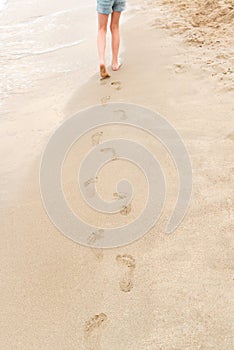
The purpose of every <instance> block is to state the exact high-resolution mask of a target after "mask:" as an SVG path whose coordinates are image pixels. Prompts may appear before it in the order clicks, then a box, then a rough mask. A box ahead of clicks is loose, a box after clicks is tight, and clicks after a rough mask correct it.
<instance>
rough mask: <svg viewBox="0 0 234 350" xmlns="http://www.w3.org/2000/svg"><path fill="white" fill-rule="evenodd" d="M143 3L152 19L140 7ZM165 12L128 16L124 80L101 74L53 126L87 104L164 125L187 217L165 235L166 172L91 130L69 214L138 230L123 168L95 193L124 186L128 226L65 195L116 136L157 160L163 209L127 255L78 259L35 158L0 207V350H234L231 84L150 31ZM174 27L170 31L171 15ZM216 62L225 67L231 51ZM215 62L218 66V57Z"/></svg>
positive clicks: (81, 251)
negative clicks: (187, 179) (182, 149)
mask: <svg viewBox="0 0 234 350" xmlns="http://www.w3.org/2000/svg"><path fill="white" fill-rule="evenodd" d="M142 3H143V5H148V6H149V2H148V1H144V2H142ZM151 3H152V1H151ZM171 3H174V2H171ZM178 3H179V2H178ZM183 3H184V4H185V5H186V4H187V3H188V2H185V1H184V2H183ZM196 3H197V2H196ZM130 4H131V5H134V4H135V1H134V4H133V1H131V2H130ZM138 4H141V1H139V2H138ZM161 6H162V7H160V8H156V7H155V9H154V11H151V9H152V7H150V8H147V6H146V7H145V8H140V7H137V8H135V9H131V10H129V15H134V16H133V17H132V18H131V19H130V20H129V21H128V22H127V23H126V24H125V25H124V26H123V28H122V32H123V38H124V44H125V47H126V51H125V53H124V57H123V58H124V65H123V67H122V68H121V70H120V71H118V72H113V73H112V77H111V78H110V79H108V80H105V81H100V80H99V78H98V72H97V74H96V75H94V76H92V77H91V78H90V80H89V81H88V82H87V83H86V84H85V85H83V86H82V88H78V89H77V90H76V91H74V92H73V95H72V96H70V98H69V101H68V102H67V103H66V104H65V103H64V105H63V106H62V105H61V104H60V105H59V106H60V109H59V113H61V115H64V116H66V117H69V116H70V115H72V114H74V113H76V112H78V111H79V110H81V109H83V108H85V107H88V106H90V105H94V104H101V105H103V106H104V107H105V105H106V104H107V103H109V102H115V101H124V102H131V103H136V104H139V105H143V106H146V107H149V108H151V109H153V110H155V111H158V112H159V113H160V114H162V115H163V116H165V117H166V118H167V119H168V120H169V121H170V122H171V124H172V125H173V126H174V127H175V128H176V129H177V131H178V132H179V133H180V135H181V137H182V138H183V140H184V142H185V144H186V146H187V148H188V151H189V153H190V156H191V161H192V166H193V195H192V201H191V205H190V208H189V211H188V213H187V215H186V217H185V219H184V221H183V223H182V225H181V226H180V227H179V228H178V229H177V230H176V232H175V233H173V234H172V235H169V236H168V235H166V234H165V233H164V228H165V223H166V222H167V220H168V217H169V215H170V212H171V210H172V208H173V205H174V202H175V196H176V171H175V168H174V166H173V163H172V161H171V160H170V158H169V157H168V155H167V153H166V152H165V150H164V149H163V148H162V146H161V145H160V144H159V143H158V142H157V141H155V140H154V139H153V138H152V137H150V136H148V135H147V137H146V136H145V134H144V133H143V132H142V131H138V130H135V129H131V128H124V129H123V128H121V127H113V126H112V127H106V128H101V129H100V130H96V131H95V133H93V132H90V133H87V134H86V135H85V136H84V137H83V138H82V140H81V141H79V143H77V145H75V146H74V149H73V150H72V152H71V155H70V156H69V157H68V160H67V162H66V164H65V170H64V178H63V179H64V189H65V192H66V195H67V198H68V200H69V203H71V206H72V208H73V209H74V210H76V211H77V212H78V213H79V214H80V215H81V217H82V218H83V219H85V220H87V221H89V222H90V223H98V224H102V223H105V224H108V225H109V226H115V225H116V224H118V225H120V224H122V223H127V222H129V221H131V220H134V218H135V217H136V216H137V214H139V212H140V211H141V210H142V209H143V208H144V203H145V200H146V184H145V183H144V178H143V177H142V174H141V173H140V171H138V170H137V169H136V168H135V167H133V166H132V165H131V164H123V162H121V161H118V162H113V163H112V164H111V163H110V164H108V166H107V167H106V168H105V169H103V171H102V172H101V174H100V178H101V180H103V181H102V186H101V187H100V192H101V194H102V195H103V196H104V197H105V198H107V199H110V198H112V197H113V192H114V188H115V187H114V186H115V184H116V182H118V181H119V179H120V178H121V177H126V178H129V179H130V180H131V182H132V183H133V186H134V188H135V197H134V199H133V202H132V206H131V210H129V211H127V212H126V213H124V214H127V215H121V214H117V215H116V216H114V217H111V218H110V217H109V218H107V217H106V216H105V215H102V216H100V215H97V213H92V212H90V209H89V208H87V206H86V205H85V204H84V203H82V201H81V200H80V198H81V197H80V194H79V193H78V191H77V193H75V191H74V188H75V181H76V169H77V167H78V165H79V162H80V161H81V159H82V157H83V156H84V155H85V154H86V153H87V151H88V150H90V149H91V148H92V147H94V146H95V144H98V143H101V142H103V141H105V140H108V139H110V138H112V137H116V136H120V135H121V137H124V136H126V137H127V138H129V139H133V140H137V141H138V142H141V143H142V144H143V145H145V146H146V147H148V148H149V149H150V151H151V152H153V153H154V154H155V155H156V156H157V157H158V159H159V160H160V162H161V164H162V167H163V169H164V171H165V174H166V179H167V185H168V197H167V201H166V206H165V209H164V212H163V214H162V216H161V218H160V220H159V222H158V223H157V225H156V226H155V228H154V229H153V230H151V231H150V232H149V233H148V234H147V235H146V236H144V237H143V238H142V239H141V240H139V241H137V242H136V243H134V244H131V245H129V246H126V247H123V248H118V249H111V250H95V249H90V248H85V247H82V246H80V245H78V244H75V243H74V242H72V241H71V240H69V239H67V238H66V237H64V236H63V235H62V234H61V233H59V232H58V231H57V230H56V229H55V228H54V226H53V225H52V224H51V222H50V221H49V219H48V217H47V215H46V213H45V211H44V208H43V205H42V202H41V198H40V192H39V185H38V174H39V159H38V158H37V159H35V161H34V165H33V169H32V171H31V174H30V176H29V177H28V178H27V181H25V182H24V185H23V189H22V192H23V193H22V195H21V196H20V197H19V198H18V199H17V201H14V202H11V203H8V205H5V206H4V207H2V208H1V217H2V219H1V223H2V225H1V226H2V229H1V245H0V249H1V254H0V258H1V272H0V274H1V298H0V307H1V317H0V322H1V323H0V329H1V335H0V346H1V348H2V349H4V350H12V349H15V350H18V349H20V350H21V349H22V350H23V349H26V350H27V349H28V350H29V349H30V350H34V349H36V350H38V349H43V350H46V349H48V350H52V349H61V350H62V349H69V350H73V349H74V350H77V349H79V350H109V349H113V350H122V349H129V350H135V349H137V350H138V349H139V350H156V349H158V350H159V349H160V350H172V349H176V350H201V349H203V350H211V349H212V350H220V349H225V350H231V349H233V337H232V334H233V326H232V325H233V314H232V311H233V304H232V302H231V301H232V300H231V298H232V295H233V237H232V232H233V213H232V209H233V174H234V168H233V140H234V131H233V128H234V125H233V111H234V103H233V92H232V91H231V89H229V82H227V86H228V88H227V90H224V89H223V86H222V87H221V86H220V85H219V84H218V82H217V81H216V80H212V79H210V77H211V76H210V75H209V74H207V71H203V70H202V69H201V66H199V65H197V64H196V57H199V55H200V58H201V60H203V54H201V53H200V54H199V51H198V48H197V47H196V48H194V47H190V46H188V45H187V43H184V35H183V33H182V35H179V36H170V33H169V32H168V31H166V30H165V29H162V28H158V25H157V26H155V25H153V26H152V24H153V23H154V22H155V18H156V17H155V16H157V18H158V19H160V20H161V22H160V23H163V22H164V24H165V25H168V26H170V25H171V20H169V17H167V18H165V13H164V11H165V7H164V6H163V5H161ZM185 7H186V6H185ZM186 9H187V7H186ZM168 11H169V7H168ZM186 11H187V10H186ZM168 16H169V12H168ZM172 16H175V17H174V18H176V16H177V14H176V12H175V11H173V12H172V14H170V18H173V17H172ZM175 20H176V19H175ZM183 21H185V22H186V21H187V20H186V16H185V17H184V19H183ZM221 26H222V24H221ZM224 46H225V44H224ZM225 49H226V52H229V54H230V49H231V48H228V47H225ZM214 50H217V52H216V53H215V54H216V55H218V54H219V48H218V47H217V48H216V49H214ZM212 52H213V53H212V55H213V54H214V52H215V51H212ZM220 54H222V50H220ZM184 60H186V65H185V66H184ZM208 73H209V71H208ZM22 98H23V97H22ZM41 104H42V105H43V98H41ZM52 120H55V119H52ZM55 124H56V123H55ZM57 125H58V123H57V124H56V125H54V128H56V127H57ZM43 142H44V143H43V145H45V143H46V140H44V141H43ZM125 163H126V162H125ZM74 168H75V171H74ZM119 169H121V171H119ZM110 179H111V180H110Z"/></svg>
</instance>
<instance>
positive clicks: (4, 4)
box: [0, 0, 7, 11]
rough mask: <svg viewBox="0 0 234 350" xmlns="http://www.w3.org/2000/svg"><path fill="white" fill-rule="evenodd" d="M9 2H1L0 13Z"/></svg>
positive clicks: (5, 0) (1, 0)
mask: <svg viewBox="0 0 234 350" xmlns="http://www.w3.org/2000/svg"><path fill="white" fill-rule="evenodd" d="M6 4H7V0H0V11H1V10H2V9H3V8H4V7H5V6H6Z"/></svg>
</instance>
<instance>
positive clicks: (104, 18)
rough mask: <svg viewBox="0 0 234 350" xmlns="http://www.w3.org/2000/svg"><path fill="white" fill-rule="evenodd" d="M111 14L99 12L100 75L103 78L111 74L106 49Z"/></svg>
mask: <svg viewBox="0 0 234 350" xmlns="http://www.w3.org/2000/svg"><path fill="white" fill-rule="evenodd" d="M108 17H109V15H103V14H101V13H98V38H97V44H98V54H99V60H100V76H101V78H102V79H105V78H108V77H109V76H110V75H109V73H108V71H107V69H106V63H105V50H106V32H107V23H108Z"/></svg>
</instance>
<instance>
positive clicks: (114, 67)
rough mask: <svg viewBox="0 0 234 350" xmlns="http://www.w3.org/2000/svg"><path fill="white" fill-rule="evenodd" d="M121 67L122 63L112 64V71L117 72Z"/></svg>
mask: <svg viewBox="0 0 234 350" xmlns="http://www.w3.org/2000/svg"><path fill="white" fill-rule="evenodd" d="M121 66H122V63H120V64H118V63H112V70H114V71H117V70H119V69H120V67H121Z"/></svg>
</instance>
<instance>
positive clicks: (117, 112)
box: [114, 109, 127, 120]
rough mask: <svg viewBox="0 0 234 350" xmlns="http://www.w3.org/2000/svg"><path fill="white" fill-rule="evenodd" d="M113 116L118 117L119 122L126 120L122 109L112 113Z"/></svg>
mask: <svg viewBox="0 0 234 350" xmlns="http://www.w3.org/2000/svg"><path fill="white" fill-rule="evenodd" d="M114 113H115V115H117V116H119V118H120V119H121V120H125V119H127V115H126V112H125V111H124V110H123V109H116V110H115V111H114Z"/></svg>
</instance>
